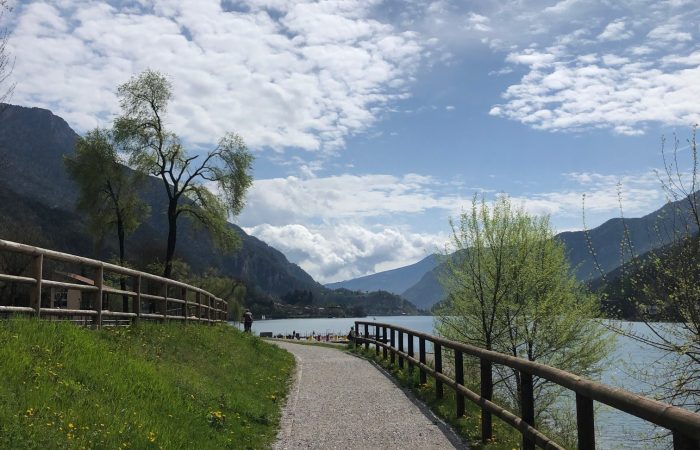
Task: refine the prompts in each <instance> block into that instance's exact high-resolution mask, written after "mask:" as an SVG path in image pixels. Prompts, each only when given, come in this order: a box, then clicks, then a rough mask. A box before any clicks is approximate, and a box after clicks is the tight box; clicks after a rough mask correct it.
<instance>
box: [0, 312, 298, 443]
mask: <svg viewBox="0 0 700 450" xmlns="http://www.w3.org/2000/svg"><path fill="white" fill-rule="evenodd" d="M0 342H2V345H1V346H0V361H2V364H0V380H2V381H1V382H0V448H12V449H34V448H36V449H44V448H59V449H60V448H109V449H117V448H138V449H141V448H167V449H179V448H182V449H185V448H197V449H207V448H211V449H220V448H242V449H245V448H256V449H257V448H265V447H269V446H270V445H271V443H272V442H273V441H274V438H275V435H276V432H277V428H278V425H279V417H280V405H281V400H282V399H283V398H284V397H285V396H286V393H287V389H288V381H289V379H290V376H291V373H292V371H293V368H294V358H293V357H292V356H291V355H290V354H289V353H287V352H285V351H283V350H281V349H279V348H277V347H275V346H273V345H270V344H268V343H265V342H263V341H262V340H260V339H259V338H255V337H252V336H250V335H246V334H244V333H241V332H239V331H237V330H235V329H234V328H233V327H227V326H214V327H207V326H201V325H187V326H184V325H183V324H154V323H142V324H139V325H137V326H132V327H128V328H109V329H103V330H100V331H92V330H87V329H83V328H78V327H76V326H73V325H71V324H67V323H60V322H46V321H37V320H29V319H12V320H5V321H0Z"/></svg>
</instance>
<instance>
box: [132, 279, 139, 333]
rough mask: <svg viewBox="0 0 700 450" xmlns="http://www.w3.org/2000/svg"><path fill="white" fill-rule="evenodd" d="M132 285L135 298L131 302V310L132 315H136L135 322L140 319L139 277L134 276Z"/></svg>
mask: <svg viewBox="0 0 700 450" xmlns="http://www.w3.org/2000/svg"><path fill="white" fill-rule="evenodd" d="M134 284H135V286H134V291H136V297H135V298H133V299H132V300H131V301H132V303H131V309H133V310H134V314H136V319H134V321H135V322H137V321H138V320H139V318H140V317H141V275H137V276H136V280H134Z"/></svg>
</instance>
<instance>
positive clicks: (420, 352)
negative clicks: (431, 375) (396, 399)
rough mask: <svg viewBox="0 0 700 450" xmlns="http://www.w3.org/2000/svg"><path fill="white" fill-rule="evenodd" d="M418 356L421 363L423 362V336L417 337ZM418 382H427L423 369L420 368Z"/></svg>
mask: <svg viewBox="0 0 700 450" xmlns="http://www.w3.org/2000/svg"><path fill="white" fill-rule="evenodd" d="M418 358H419V359H420V363H421V364H425V338H424V337H423V336H421V337H419V338H418ZM419 382H420V384H425V383H426V382H427V378H426V373H425V369H423V367H421V368H420V379H419Z"/></svg>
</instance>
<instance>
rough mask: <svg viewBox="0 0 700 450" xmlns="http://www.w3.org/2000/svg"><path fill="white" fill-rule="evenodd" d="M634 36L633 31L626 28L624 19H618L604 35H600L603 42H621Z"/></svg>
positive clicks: (608, 26) (599, 37)
mask: <svg viewBox="0 0 700 450" xmlns="http://www.w3.org/2000/svg"><path fill="white" fill-rule="evenodd" d="M632 36H634V33H633V32H632V31H631V30H628V29H626V28H625V21H624V19H617V20H613V21H612V22H610V23H609V24H608V25H607V26H606V27H605V29H604V30H603V32H602V33H600V34H599V35H598V39H599V40H601V41H620V40H623V39H629V38H631V37H632Z"/></svg>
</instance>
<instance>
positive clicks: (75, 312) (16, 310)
mask: <svg viewBox="0 0 700 450" xmlns="http://www.w3.org/2000/svg"><path fill="white" fill-rule="evenodd" d="M0 252H3V253H5V254H10V255H15V256H16V255H20V256H24V257H29V258H32V262H31V269H30V271H31V276H24V274H8V273H2V272H0V282H5V283H14V284H16V285H20V286H21V285H26V286H28V287H29V290H30V291H29V306H14V305H5V306H3V305H1V304H0V314H3V313H4V314H29V315H34V316H37V317H42V316H50V317H54V316H55V317H69V318H73V319H75V318H78V319H82V320H83V321H85V320H86V319H90V323H91V324H92V325H94V326H96V327H98V328H99V327H101V326H102V325H103V323H105V322H107V321H109V320H111V321H113V322H116V321H119V320H129V321H136V320H139V319H146V320H160V321H163V320H181V321H185V322H188V321H192V322H203V323H214V322H225V321H226V319H227V316H228V304H227V303H226V302H225V301H224V300H222V299H220V298H218V297H216V296H214V295H213V294H211V293H209V292H207V291H205V290H204V289H200V288H198V287H195V286H191V285H189V284H186V283H182V282H179V281H175V280H170V279H168V278H163V277H159V276H157V275H152V274H149V273H145V272H140V271H138V270H133V269H129V268H126V267H122V266H119V265H116V264H110V263H106V262H103V261H98V260H95V259H89V258H84V257H82V256H75V255H70V254H68V253H61V252H57V251H53V250H47V249H43V248H39V247H33V246H30V245H25V244H19V243H16V242H11V241H5V240H1V239H0ZM49 262H53V263H69V264H76V265H78V266H79V267H80V268H81V270H83V271H85V270H87V271H91V272H92V274H91V275H89V276H79V275H73V274H65V273H63V275H64V276H73V277H74V278H76V279H77V280H79V281H81V282H82V283H83V284H80V283H76V282H65V281H57V280H55V279H51V277H48V276H47V274H46V273H45V272H46V270H45V268H46V266H47V263H49ZM105 275H112V277H116V279H118V280H119V284H120V287H119V288H117V287H114V286H109V285H108V284H106V282H107V279H108V277H106V276H105ZM115 284H116V283H115ZM127 286H130V288H128V289H127V288H126V287H127ZM46 288H49V289H51V288H57V289H65V290H74V291H78V292H80V295H81V297H80V298H81V303H86V302H84V301H82V296H83V294H87V296H88V297H89V299H90V305H89V307H88V308H82V307H81V308H78V309H75V308H73V309H68V308H59V307H56V306H55V305H54V299H53V298H51V297H50V296H47V295H46V293H47V290H46ZM110 296H117V297H119V298H121V299H123V307H122V309H123V310H122V311H111V310H110V309H109V308H107V307H105V306H106V305H105V302H104V300H105V299H109V297H110ZM47 297H48V298H47ZM2 300H3V299H1V298H0V303H2ZM42 300H43V301H42ZM127 304H128V305H127ZM124 306H125V307H124ZM144 306H146V307H147V308H144ZM144 309H146V310H147V311H148V312H145V311H144Z"/></svg>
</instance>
